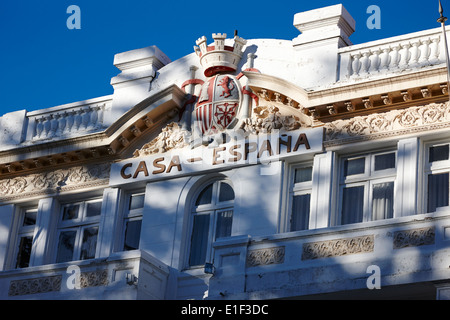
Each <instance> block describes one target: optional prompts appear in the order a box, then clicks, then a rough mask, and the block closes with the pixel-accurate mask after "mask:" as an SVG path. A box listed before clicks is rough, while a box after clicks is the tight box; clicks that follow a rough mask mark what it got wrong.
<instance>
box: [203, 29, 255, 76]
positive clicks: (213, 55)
mask: <svg viewBox="0 0 450 320" xmlns="http://www.w3.org/2000/svg"><path fill="white" fill-rule="evenodd" d="M212 37H213V39H214V44H213V45H210V46H208V45H207V44H206V37H205V36H203V37H201V38H199V39H198V40H197V41H196V43H197V46H194V50H195V52H196V53H197V55H198V56H199V57H200V64H201V65H202V66H203V68H204V70H205V71H204V73H205V76H207V77H211V76H213V75H215V74H217V73H220V72H234V71H236V69H237V65H238V63H239V61H240V60H241V57H242V53H243V52H242V48H243V47H244V45H245V44H246V43H247V40H244V39H243V38H241V37H238V36H237V35H235V36H234V45H233V46H232V47H231V46H226V45H225V39H226V38H227V34H226V33H213V34H212Z"/></svg>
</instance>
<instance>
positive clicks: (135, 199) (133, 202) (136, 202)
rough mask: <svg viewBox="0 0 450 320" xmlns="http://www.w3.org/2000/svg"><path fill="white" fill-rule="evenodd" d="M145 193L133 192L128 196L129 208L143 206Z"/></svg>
mask: <svg viewBox="0 0 450 320" xmlns="http://www.w3.org/2000/svg"><path fill="white" fill-rule="evenodd" d="M144 198H145V194H133V195H132V196H131V197H130V207H129V210H134V209H141V208H143V207H144Z"/></svg>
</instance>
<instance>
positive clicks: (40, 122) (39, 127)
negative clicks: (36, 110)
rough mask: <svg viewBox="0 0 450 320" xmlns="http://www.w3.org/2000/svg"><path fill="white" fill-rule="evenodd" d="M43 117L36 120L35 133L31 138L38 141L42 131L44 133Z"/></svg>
mask: <svg viewBox="0 0 450 320" xmlns="http://www.w3.org/2000/svg"><path fill="white" fill-rule="evenodd" d="M43 122H44V117H42V118H39V119H37V118H36V133H35V135H34V137H33V138H37V139H39V138H40V137H41V134H42V131H44V124H43Z"/></svg>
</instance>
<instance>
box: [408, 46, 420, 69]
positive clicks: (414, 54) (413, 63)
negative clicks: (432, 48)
mask: <svg viewBox="0 0 450 320" xmlns="http://www.w3.org/2000/svg"><path fill="white" fill-rule="evenodd" d="M419 46H420V41H419V40H415V42H414V43H413V44H412V48H411V58H410V62H409V67H410V68H417V67H418V66H419V57H420V50H419Z"/></svg>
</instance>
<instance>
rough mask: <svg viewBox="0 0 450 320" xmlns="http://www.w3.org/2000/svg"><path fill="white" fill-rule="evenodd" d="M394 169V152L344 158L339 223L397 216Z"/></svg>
mask: <svg viewBox="0 0 450 320" xmlns="http://www.w3.org/2000/svg"><path fill="white" fill-rule="evenodd" d="M395 168H396V153H395V152H385V153H376V154H367V155H362V156H357V157H347V158H344V159H343V161H342V170H341V185H340V224H350V223H358V222H366V221H373V220H381V219H389V218H393V217H394V183H395V175H396V170H395Z"/></svg>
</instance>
